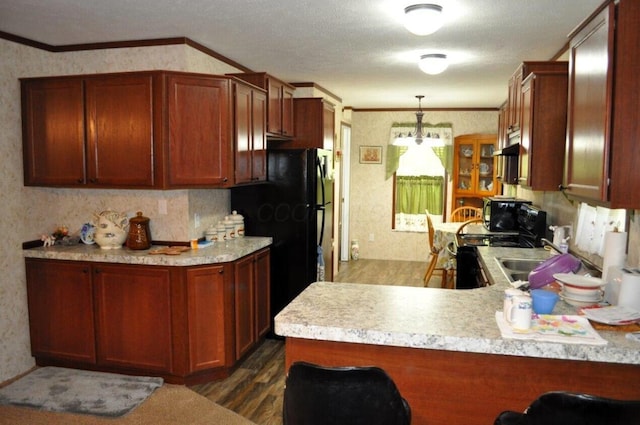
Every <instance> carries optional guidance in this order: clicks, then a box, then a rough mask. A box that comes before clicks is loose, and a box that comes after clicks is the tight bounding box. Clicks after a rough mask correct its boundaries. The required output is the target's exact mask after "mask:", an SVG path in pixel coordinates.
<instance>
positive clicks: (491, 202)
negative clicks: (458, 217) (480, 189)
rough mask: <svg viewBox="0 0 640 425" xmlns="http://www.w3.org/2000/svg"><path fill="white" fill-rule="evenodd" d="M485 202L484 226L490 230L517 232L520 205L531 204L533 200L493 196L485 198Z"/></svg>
mask: <svg viewBox="0 0 640 425" xmlns="http://www.w3.org/2000/svg"><path fill="white" fill-rule="evenodd" d="M483 204H484V205H483V208H482V216H483V218H484V226H485V227H486V228H487V229H488V230H489V231H490V232H517V231H518V211H519V210H520V205H522V204H531V201H527V200H526V199H518V198H507V197H503V196H492V197H488V198H484V199H483Z"/></svg>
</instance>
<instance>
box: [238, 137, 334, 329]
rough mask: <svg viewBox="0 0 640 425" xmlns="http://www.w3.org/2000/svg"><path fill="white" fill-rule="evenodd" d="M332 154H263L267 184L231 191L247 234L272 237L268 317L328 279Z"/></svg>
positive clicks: (295, 151) (314, 151) (291, 151)
mask: <svg viewBox="0 0 640 425" xmlns="http://www.w3.org/2000/svg"><path fill="white" fill-rule="evenodd" d="M333 185H334V181H333V153H332V152H331V151H328V150H322V149H286V150H284V149H283V150H269V151H268V152H267V182H265V183H263V184H257V185H251V186H240V187H235V188H232V189H231V209H232V210H236V211H238V213H239V214H242V215H243V216H244V222H245V234H246V235H247V236H271V237H272V238H273V245H272V246H271V314H272V319H273V317H275V315H276V314H278V312H280V310H282V308H284V307H285V306H286V305H287V304H288V303H289V302H290V301H291V300H293V298H295V297H296V296H297V295H298V294H299V293H300V292H302V291H303V290H304V289H305V288H306V287H307V286H308V285H309V284H310V283H312V282H315V281H319V280H325V281H331V280H333V274H332V267H331V257H332V249H331V246H332V241H331V239H332V223H333V205H334V204H333Z"/></svg>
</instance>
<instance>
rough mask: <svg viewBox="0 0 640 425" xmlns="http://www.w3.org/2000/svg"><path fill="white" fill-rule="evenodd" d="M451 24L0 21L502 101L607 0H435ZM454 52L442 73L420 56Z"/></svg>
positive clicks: (124, 0)
mask: <svg viewBox="0 0 640 425" xmlns="http://www.w3.org/2000/svg"><path fill="white" fill-rule="evenodd" d="M430 2H431V3H437V4H440V5H442V6H443V8H444V17H445V23H444V26H443V27H442V28H441V29H440V30H439V31H438V32H436V33H434V34H431V35H428V36H424V37H419V36H415V35H413V34H411V33H409V32H408V31H406V30H405V29H404V27H403V26H402V23H401V18H402V14H403V10H404V7H405V6H407V5H410V4H414V3H416V2H412V1H401V0H395V1H394V0H313V1H311V0H108V1H105V0H46V1H42V0H0V31H4V32H7V33H10V34H14V35H17V36H21V37H25V38H28V39H31V40H34V41H38V42H42V43H46V44H50V45H54V46H59V45H66V44H83V43H94V42H110V41H124V40H141V39H153V38H168V37H188V38H190V39H192V40H193V41H195V42H197V43H200V44H202V45H204V46H206V47H207V48H210V49H212V50H214V51H216V52H218V53H219V54H221V55H223V56H225V57H227V58H229V59H232V60H233V61H236V62H238V63H240V64H242V65H244V66H245V67H247V68H250V69H252V70H255V71H266V72H269V73H271V74H273V75H275V76H277V77H279V78H281V79H284V80H285V81H289V82H315V83H317V84H319V85H321V86H322V87H324V88H326V89H327V90H329V91H331V92H332V93H335V94H336V95H338V96H340V97H341V98H342V99H343V104H344V105H345V106H352V107H354V108H407V107H415V106H416V105H417V101H416V99H415V95H418V94H422V95H425V101H423V107H426V108H467V107H471V108H473V107H489V108H494V107H498V106H500V104H501V103H502V102H503V100H504V99H506V96H507V80H508V78H509V76H510V75H511V74H512V72H513V71H514V70H515V68H516V67H517V66H518V64H519V63H520V62H522V61H525V60H547V59H549V58H551V57H552V56H554V55H555V54H556V53H557V52H558V51H559V50H560V49H561V48H562V47H563V46H564V45H565V43H566V42H567V34H568V33H569V32H571V30H572V29H574V28H575V27H576V26H577V25H578V24H579V23H580V22H581V21H582V20H583V19H585V18H586V17H588V16H589V15H590V14H591V12H593V11H594V10H595V9H596V8H597V7H598V6H599V5H600V4H601V3H602V2H603V0H561V1H558V0H433V1H430ZM432 51H438V52H442V53H446V54H447V55H448V56H449V58H450V59H451V62H452V63H451V65H450V66H449V69H448V70H447V71H445V72H444V73H443V74H440V75H436V76H430V75H427V74H424V73H423V72H422V71H420V70H419V69H418V67H417V58H419V56H420V55H421V54H424V53H428V52H432Z"/></svg>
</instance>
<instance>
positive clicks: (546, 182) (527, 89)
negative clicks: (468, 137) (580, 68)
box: [518, 62, 568, 190]
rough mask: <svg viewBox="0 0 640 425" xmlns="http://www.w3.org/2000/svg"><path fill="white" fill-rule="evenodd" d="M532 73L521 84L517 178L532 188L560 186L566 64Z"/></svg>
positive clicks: (564, 122) (564, 133)
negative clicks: (555, 68)
mask: <svg viewBox="0 0 640 425" xmlns="http://www.w3.org/2000/svg"><path fill="white" fill-rule="evenodd" d="M560 63H561V64H563V65H564V70H559V71H539V72H534V73H531V74H530V75H529V76H528V77H527V78H526V79H525V80H524V83H523V86H522V117H521V121H520V123H521V129H520V170H519V177H518V182H519V183H520V185H522V186H524V187H527V188H529V189H531V190H559V189H560V185H561V184H562V174H563V171H562V170H563V166H564V151H565V139H566V129H567V80H568V64H567V62H560Z"/></svg>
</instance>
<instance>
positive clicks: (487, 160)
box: [477, 143, 495, 192]
mask: <svg viewBox="0 0 640 425" xmlns="http://www.w3.org/2000/svg"><path fill="white" fill-rule="evenodd" d="M493 150H494V145H493V143H480V144H479V145H478V162H477V164H478V165H477V171H478V183H477V192H493V186H494V185H495V181H494V174H495V173H494V167H495V159H494V156H493Z"/></svg>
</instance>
